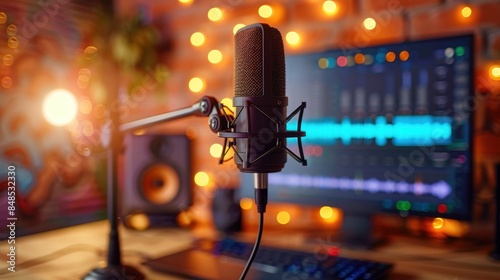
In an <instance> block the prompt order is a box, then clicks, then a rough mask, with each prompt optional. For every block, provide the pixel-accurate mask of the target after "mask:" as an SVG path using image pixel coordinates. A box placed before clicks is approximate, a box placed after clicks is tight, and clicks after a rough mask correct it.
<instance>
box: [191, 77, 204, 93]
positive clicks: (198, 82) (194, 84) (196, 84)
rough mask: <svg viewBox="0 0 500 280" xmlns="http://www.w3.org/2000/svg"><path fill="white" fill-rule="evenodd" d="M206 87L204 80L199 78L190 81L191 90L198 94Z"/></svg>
mask: <svg viewBox="0 0 500 280" xmlns="http://www.w3.org/2000/svg"><path fill="white" fill-rule="evenodd" d="M204 87H205V83H204V82H203V80H202V79H200V78H198V77H194V78H192V79H191V80H189V89H190V90H191V91H192V92H195V93H198V92H200V91H202V90H203V88H204Z"/></svg>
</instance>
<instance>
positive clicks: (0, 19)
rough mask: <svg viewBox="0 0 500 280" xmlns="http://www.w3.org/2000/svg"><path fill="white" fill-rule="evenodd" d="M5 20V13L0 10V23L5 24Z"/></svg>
mask: <svg viewBox="0 0 500 280" xmlns="http://www.w3.org/2000/svg"><path fill="white" fill-rule="evenodd" d="M6 22H7V14H5V13H4V12H0V24H5V23H6Z"/></svg>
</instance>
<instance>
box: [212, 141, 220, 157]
mask: <svg viewBox="0 0 500 280" xmlns="http://www.w3.org/2000/svg"><path fill="white" fill-rule="evenodd" d="M221 154H222V145H221V144H219V143H214V144H212V146H210V155H211V156H212V157H214V158H219V157H220V155H221Z"/></svg>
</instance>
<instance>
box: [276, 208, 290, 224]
mask: <svg viewBox="0 0 500 280" xmlns="http://www.w3.org/2000/svg"><path fill="white" fill-rule="evenodd" d="M276 220H277V221H278V223H280V224H282V225H286V224H288V223H289V222H290V213H288V212H287V211H280V212H279V213H278V215H276Z"/></svg>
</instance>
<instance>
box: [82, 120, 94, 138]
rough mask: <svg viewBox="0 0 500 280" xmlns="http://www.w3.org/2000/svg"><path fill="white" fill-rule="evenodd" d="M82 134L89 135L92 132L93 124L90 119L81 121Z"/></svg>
mask: <svg viewBox="0 0 500 280" xmlns="http://www.w3.org/2000/svg"><path fill="white" fill-rule="evenodd" d="M82 134H83V136H85V137H90V136H92V135H93V134H94V125H93V124H92V122H91V121H89V120H85V121H83V122H82Z"/></svg>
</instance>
